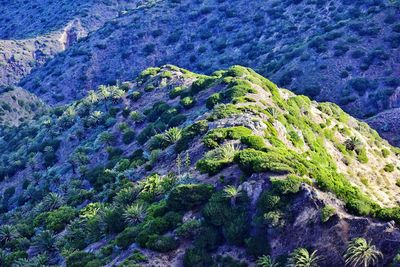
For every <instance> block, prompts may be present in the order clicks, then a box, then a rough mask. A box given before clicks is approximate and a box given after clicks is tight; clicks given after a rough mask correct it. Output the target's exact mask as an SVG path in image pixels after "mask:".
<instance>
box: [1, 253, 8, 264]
mask: <svg viewBox="0 0 400 267" xmlns="http://www.w3.org/2000/svg"><path fill="white" fill-rule="evenodd" d="M7 256H8V255H7V252H6V251H5V250H3V249H0V266H6V262H7Z"/></svg>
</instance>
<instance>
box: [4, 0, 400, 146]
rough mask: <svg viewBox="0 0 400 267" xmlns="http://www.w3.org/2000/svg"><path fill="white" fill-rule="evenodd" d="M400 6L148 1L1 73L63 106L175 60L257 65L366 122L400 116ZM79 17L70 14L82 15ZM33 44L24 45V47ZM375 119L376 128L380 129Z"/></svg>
mask: <svg viewBox="0 0 400 267" xmlns="http://www.w3.org/2000/svg"><path fill="white" fill-rule="evenodd" d="M89 3H90V2H89ZM396 4H398V3H396V1H386V0H385V1H376V0H368V1H347V0H341V1H328V0H318V1H311V0H308V1H306V0H303V1H298V0H286V1H268V2H265V1H251V2H250V3H249V2H248V1H240V0H235V1H220V0H218V1H216V0H205V1H191V0H169V1H155V0H152V1H141V2H138V3H137V5H136V6H135V7H132V8H124V9H123V8H120V6H118V8H119V9H121V10H124V11H125V12H120V15H119V16H118V17H117V18H116V19H115V20H112V21H109V19H111V18H112V17H113V16H107V15H106V14H103V13H101V14H102V15H101V16H100V17H101V18H102V22H103V23H104V22H106V21H109V22H108V23H105V24H104V26H102V27H101V25H102V23H97V24H95V26H93V27H89V29H88V27H87V26H86V27H85V26H83V28H84V29H85V31H83V32H87V31H92V34H90V36H88V38H86V39H84V40H82V42H79V43H77V44H76V45H74V46H72V47H69V49H67V50H66V51H65V52H64V53H61V54H57V55H56V56H55V57H54V58H53V59H51V60H49V61H47V62H46V64H45V65H42V64H43V62H44V60H45V59H47V58H49V56H44V60H41V59H40V57H41V56H40V55H41V53H39V54H40V55H39V59H37V61H38V62H39V65H38V66H36V65H35V64H34V66H35V67H33V72H32V74H30V75H28V76H26V75H27V74H28V73H30V72H31V70H32V67H30V66H29V65H30V64H32V62H31V61H32V59H33V58H32V57H31V56H27V55H25V54H30V55H31V54H33V50H34V49H33V50H32V49H30V50H29V51H27V52H26V53H25V52H24V51H20V52H18V54H17V55H20V56H19V57H22V58H24V59H23V60H22V61H23V62H24V63H11V64H7V66H6V67H5V68H4V70H3V71H5V72H4V75H1V76H2V77H7V76H8V75H9V78H4V79H5V82H6V83H10V82H14V81H17V80H19V79H20V78H21V77H26V78H25V79H24V80H23V81H22V82H21V84H20V85H21V86H22V87H24V88H25V89H28V90H29V91H31V92H34V93H36V94H38V95H40V96H41V97H42V98H43V99H44V100H46V102H48V103H52V104H56V103H68V102H70V101H72V100H75V99H79V98H81V97H83V96H85V95H86V93H87V91H88V90H90V89H93V88H96V87H97V86H98V85H100V84H114V83H115V82H116V81H117V80H126V79H131V78H132V77H134V76H135V75H137V74H138V73H140V72H141V71H142V70H143V69H145V68H147V67H150V66H159V65H162V64H166V63H171V64H176V65H179V66H181V67H185V68H187V69H190V70H193V71H197V72H200V73H203V74H210V73H212V72H213V71H215V70H218V69H221V68H226V67H229V66H231V65H232V64H240V65H244V66H250V67H253V68H255V69H256V70H257V71H258V72H259V73H261V74H263V75H265V76H266V77H269V78H271V79H272V80H273V81H274V82H276V83H277V84H279V85H280V86H281V87H285V88H288V89H290V90H292V91H294V92H296V93H300V94H305V95H308V96H310V97H312V98H314V99H317V100H320V101H331V102H335V103H337V104H339V105H340V106H341V107H343V108H344V109H345V110H346V111H347V112H349V113H350V114H352V115H353V116H356V117H358V118H360V119H366V118H369V117H371V116H374V115H377V114H379V113H380V112H384V111H386V110H392V109H393V112H395V111H396V108H398V107H399V104H400V102H399V98H398V95H399V92H398V88H399V85H400V80H399V74H400V67H399V63H398V62H400V58H399V56H400V55H399V51H400V50H399V45H400V24H399V23H400V21H399V17H400V15H399V14H400V12H399V7H398V5H396ZM82 5H83V4H82ZM88 5H90V4H85V8H82V9H83V10H87V12H88V16H89V18H91V15H90V14H98V13H96V12H92V10H93V9H95V8H93V7H90V8H89V7H87V8H86V6H88ZM99 5H101V4H99ZM114 6H115V4H110V6H109V8H112V7H114ZM118 8H117V9H118ZM77 10H78V9H77ZM79 10H81V9H79ZM95 10H96V9H95ZM73 14H74V13H73V12H72V13H69V17H74V16H77V15H73ZM49 20H50V19H49ZM65 20H67V19H65ZM88 20H89V22H90V21H92V20H91V19H88ZM50 21H51V20H50ZM79 21H80V19H79ZM83 24H84V23H83ZM33 25H35V24H33ZM56 25H57V24H55V25H53V26H56ZM65 25H67V24H65ZM84 25H91V23H86V24H84ZM96 29H98V30H96ZM193 29H196V30H193ZM9 31H10V30H8V32H9ZM61 32H62V31H61ZM22 33H23V31H22V32H21V34H22ZM82 35H85V34H82ZM39 36H40V35H39ZM58 39H59V38H58V37H57V36H53V37H51V41H49V42H50V43H54V42H55V44H53V45H50V46H49V47H53V46H54V47H56V46H60V47H62V46H63V45H62V43H60V42H59V41H58ZM32 41H33V40H31V41H30V40H26V42H28V43H27V44H23V45H22V49H23V48H24V47H29V46H31V45H30V44H29V42H32ZM33 42H34V41H33ZM39 42H40V43H43V42H44V41H39ZM14 46H15V45H11V46H10V45H6V48H5V51H15V49H16V48H13V47H14ZM17 47H18V48H17V50H20V49H21V48H20V47H19V46H17ZM35 49H37V48H35ZM52 50H54V52H60V51H62V50H63V49H62V48H57V49H56V48H54V49H52ZM41 51H42V52H43V53H44V54H45V55H51V56H52V55H54V53H53V52H49V51H47V50H46V49H41ZM10 53H11V52H6V53H5V54H7V59H6V60H7V61H10V62H14V59H13V58H12V57H11V56H10ZM14 54H16V53H15V52H14ZM51 56H50V57H51ZM17 57H18V56H17ZM35 60H36V59H35ZM7 61H6V62H7ZM14 76H16V77H14ZM383 114H387V113H383ZM396 117H398V116H397V113H396ZM373 120H374V118H372V119H370V121H371V123H372V124H373V125H377V124H379V123H374V122H373ZM389 126H390V124H389ZM376 129H377V130H378V131H379V132H380V133H383V132H385V131H387V132H388V134H387V136H388V137H390V138H391V139H390V141H392V142H393V143H397V142H398V140H397V136H398V133H397V130H398V128H395V127H394V128H390V129H388V130H387V129H385V128H376Z"/></svg>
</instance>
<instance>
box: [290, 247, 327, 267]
mask: <svg viewBox="0 0 400 267" xmlns="http://www.w3.org/2000/svg"><path fill="white" fill-rule="evenodd" d="M320 261H321V257H319V256H317V251H316V250H315V251H313V252H312V253H311V254H310V252H308V250H307V249H305V248H296V249H295V250H294V251H293V252H292V253H291V254H290V256H289V261H288V263H289V264H288V266H289V267H318V266H319V265H318V263H319V262H320Z"/></svg>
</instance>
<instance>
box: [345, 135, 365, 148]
mask: <svg viewBox="0 0 400 267" xmlns="http://www.w3.org/2000/svg"><path fill="white" fill-rule="evenodd" d="M344 144H345V146H346V149H347V150H350V151H354V150H357V149H359V148H360V147H362V145H363V144H362V142H361V140H360V139H358V137H357V136H352V137H350V138H349V139H347V140H346V141H345V142H344Z"/></svg>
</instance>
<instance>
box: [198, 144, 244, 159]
mask: <svg viewBox="0 0 400 267" xmlns="http://www.w3.org/2000/svg"><path fill="white" fill-rule="evenodd" d="M237 151H238V148H237V147H236V146H235V145H234V144H232V143H228V144H224V145H221V146H219V147H217V148H216V149H214V150H211V151H209V152H207V154H206V155H205V157H206V158H209V159H215V160H223V161H232V160H233V158H234V157H235V154H236V152H237Z"/></svg>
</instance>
